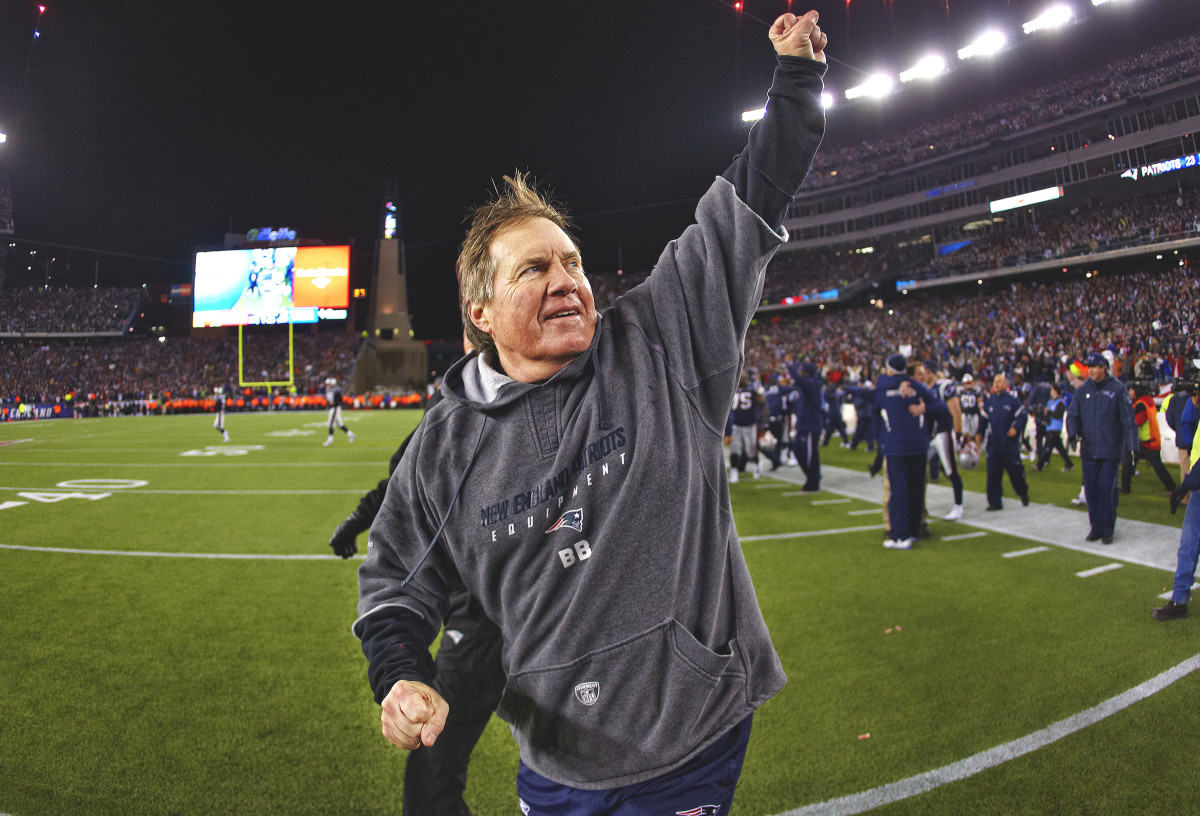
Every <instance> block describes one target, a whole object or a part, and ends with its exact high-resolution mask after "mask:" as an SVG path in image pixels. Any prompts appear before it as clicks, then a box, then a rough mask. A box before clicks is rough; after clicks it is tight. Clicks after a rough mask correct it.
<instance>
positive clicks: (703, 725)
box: [497, 618, 745, 785]
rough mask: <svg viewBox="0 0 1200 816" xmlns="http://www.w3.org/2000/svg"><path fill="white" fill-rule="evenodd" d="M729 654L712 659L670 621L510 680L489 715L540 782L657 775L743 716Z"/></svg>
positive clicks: (741, 675) (740, 680) (733, 654)
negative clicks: (502, 724) (495, 716)
mask: <svg viewBox="0 0 1200 816" xmlns="http://www.w3.org/2000/svg"><path fill="white" fill-rule="evenodd" d="M737 648H738V647H737V641H736V640H733V641H730V642H729V644H728V646H727V648H726V649H725V653H723V654H722V653H719V652H714V651H712V650H711V649H709V648H708V647H706V646H704V645H703V644H702V643H700V642H699V641H698V640H696V638H695V637H694V636H693V635H692V634H691V633H690V632H689V631H688V630H687V629H686V628H685V627H683V626H682V625H681V624H680V623H679V622H678V621H676V620H674V619H670V618H669V619H667V620H665V621H663V622H662V623H660V624H658V625H657V626H655V627H654V628H652V629H649V630H647V631H645V632H643V633H641V634H639V635H635V636H634V637H632V638H629V639H627V640H624V641H621V642H620V643H616V644H613V645H611V646H606V647H604V648H602V649H597V650H596V651H593V652H589V653H588V654H586V655H584V656H582V657H580V658H578V659H576V660H573V661H571V662H570V663H565V664H562V665H560V666H551V667H548V668H543V669H531V670H527V671H521V672H517V673H515V674H512V675H510V676H509V679H508V684H507V686H506V687H505V690H504V697H503V699H502V700H501V701H500V707H499V710H498V712H497V713H499V715H500V716H501V718H503V719H504V720H506V721H507V722H508V723H509V724H510V725H512V728H513V733H514V736H515V737H516V739H517V742H518V744H519V745H520V748H521V758H522V759H523V760H524V761H525V763H526V764H527V765H529V766H530V767H531V768H533V770H535V771H537V772H538V773H540V774H542V775H543V776H548V777H550V778H552V779H556V780H558V781H562V782H565V783H567V784H576V785H580V784H590V785H596V784H598V783H602V782H605V781H606V780H612V779H618V778H625V777H630V776H641V777H645V776H647V775H656V773H658V772H662V771H659V770H658V769H663V771H665V770H666V769H668V768H670V767H672V766H673V765H675V764H678V763H679V762H681V761H682V760H684V759H686V758H687V757H688V756H689V755H690V754H691V753H692V752H693V751H694V750H695V749H697V748H698V747H699V746H701V745H702V744H704V743H706V742H707V741H708V739H709V738H710V737H712V736H715V735H716V734H717V733H718V732H719V730H720V729H721V728H722V727H723V726H725V725H727V723H728V720H729V719H730V712H731V711H732V712H735V713H739V712H741V710H742V709H743V708H744V707H745V696H744V693H743V690H742V687H743V685H744V682H745V672H744V670H743V668H742V665H741V662H740V656H739V655H738V653H737ZM648 772H656V773H649V774H648Z"/></svg>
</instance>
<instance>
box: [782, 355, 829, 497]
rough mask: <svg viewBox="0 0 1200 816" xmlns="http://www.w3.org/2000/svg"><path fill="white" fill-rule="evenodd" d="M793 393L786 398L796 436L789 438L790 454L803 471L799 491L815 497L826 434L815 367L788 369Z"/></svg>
mask: <svg viewBox="0 0 1200 816" xmlns="http://www.w3.org/2000/svg"><path fill="white" fill-rule="evenodd" d="M788 371H789V373H790V374H791V376H792V379H793V380H794V381H795V385H794V388H795V390H794V391H792V393H791V394H790V395H789V397H788V399H789V400H790V402H791V407H792V415H793V416H794V417H795V423H796V435H795V436H794V437H792V454H793V455H794V456H795V457H796V463H797V464H798V465H800V469H801V470H802V471H804V485H803V486H802V487H801V488H800V489H801V490H807V491H808V492H810V493H816V492H817V491H818V490H820V489H821V433H822V432H823V431H824V430H825V408H824V405H823V403H824V400H823V398H822V396H821V383H820V381H819V380H818V372H817V366H816V364H815V363H803V364H801V365H800V366H799V367H797V366H789V367H788Z"/></svg>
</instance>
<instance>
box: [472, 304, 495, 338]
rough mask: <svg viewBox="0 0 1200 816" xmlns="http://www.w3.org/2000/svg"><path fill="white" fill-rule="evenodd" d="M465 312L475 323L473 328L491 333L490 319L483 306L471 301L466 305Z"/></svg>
mask: <svg viewBox="0 0 1200 816" xmlns="http://www.w3.org/2000/svg"><path fill="white" fill-rule="evenodd" d="M467 313H468V314H469V315H470V316H471V322H472V323H474V324H475V328H477V329H479V330H480V331H481V332H483V333H484V334H488V335H490V334H491V333H492V321H491V319H490V317H489V316H488V313H487V310H486V309H485V307H483V306H481V305H480V304H478V303H472V304H471V305H470V306H469V307H468V312H467Z"/></svg>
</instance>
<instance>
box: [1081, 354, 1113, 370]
mask: <svg viewBox="0 0 1200 816" xmlns="http://www.w3.org/2000/svg"><path fill="white" fill-rule="evenodd" d="M1083 362H1084V364H1085V365H1086V366H1088V367H1089V368H1091V367H1092V366H1104V367H1105V368H1108V360H1106V359H1105V358H1104V355H1103V354H1100V353H1099V352H1096V351H1093V352H1092V353H1091V354H1089V355H1088V356H1087V359H1086V360H1084V361H1083Z"/></svg>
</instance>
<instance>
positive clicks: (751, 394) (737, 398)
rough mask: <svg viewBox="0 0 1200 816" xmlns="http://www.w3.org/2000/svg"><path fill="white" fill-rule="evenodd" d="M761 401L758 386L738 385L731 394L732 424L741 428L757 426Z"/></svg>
mask: <svg viewBox="0 0 1200 816" xmlns="http://www.w3.org/2000/svg"><path fill="white" fill-rule="evenodd" d="M762 399H763V396H762V389H761V388H760V387H759V386H758V385H755V384H753V383H752V384H750V385H739V386H738V389H737V391H734V392H733V411H732V417H733V424H734V425H740V426H741V427H743V428H744V427H746V426H748V425H757V424H758V421H759V419H761V418H762V410H763V403H762Z"/></svg>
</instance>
